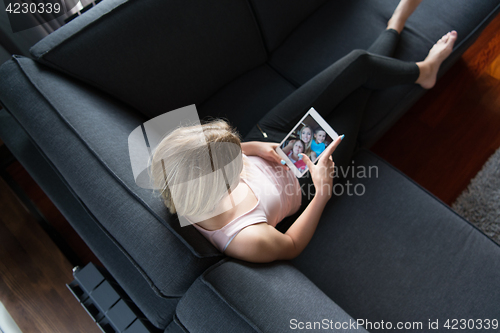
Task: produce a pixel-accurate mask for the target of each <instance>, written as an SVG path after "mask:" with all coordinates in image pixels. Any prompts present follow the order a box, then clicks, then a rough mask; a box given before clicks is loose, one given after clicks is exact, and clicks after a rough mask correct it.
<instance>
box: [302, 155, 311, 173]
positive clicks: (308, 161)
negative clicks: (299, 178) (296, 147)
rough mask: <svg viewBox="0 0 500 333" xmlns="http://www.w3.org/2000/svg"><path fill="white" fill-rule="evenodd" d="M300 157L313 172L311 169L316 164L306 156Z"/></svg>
mask: <svg viewBox="0 0 500 333" xmlns="http://www.w3.org/2000/svg"><path fill="white" fill-rule="evenodd" d="M300 156H302V160H303V161H304V162H305V163H306V165H307V167H308V168H309V170H311V168H312V167H313V166H314V164H313V162H311V160H310V159H309V156H307V155H306V154H300Z"/></svg>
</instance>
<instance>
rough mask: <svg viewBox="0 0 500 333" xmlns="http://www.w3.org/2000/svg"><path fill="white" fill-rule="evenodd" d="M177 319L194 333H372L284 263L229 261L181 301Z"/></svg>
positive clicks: (205, 275)
mask: <svg viewBox="0 0 500 333" xmlns="http://www.w3.org/2000/svg"><path fill="white" fill-rule="evenodd" d="M176 317H177V318H176V321H177V322H178V323H180V324H181V325H182V326H183V327H184V328H185V329H186V330H187V331H189V332H219V331H221V329H222V328H223V329H224V331H225V332H273V333H274V332H288V331H297V330H299V331H302V330H307V329H308V327H311V329H312V328H315V329H321V330H332V331H336V332H351V331H356V332H366V331H365V330H364V328H363V327H362V326H359V329H358V328H357V325H356V320H355V319H353V318H352V317H351V316H349V315H348V314H347V313H346V312H345V311H344V310H342V308H340V307H339V306H338V305H337V304H335V303H334V302H333V301H332V300H331V299H330V298H328V296H326V295H325V294H324V293H323V292H322V291H321V290H320V289H319V288H318V287H316V285H314V284H313V283H312V282H311V281H310V280H309V279H308V278H307V277H305V276H304V275H303V274H302V273H300V272H299V271H298V270H297V269H296V268H295V267H294V266H292V265H291V264H290V263H288V262H283V261H281V262H274V263H271V264H251V263H247V262H243V261H239V260H234V259H227V260H223V261H222V262H220V263H218V264H216V265H214V266H213V267H211V268H210V269H208V270H207V271H205V273H203V274H202V276H200V278H198V280H196V282H195V283H194V284H193V285H192V286H191V288H190V289H189V290H188V291H187V293H186V294H185V295H184V296H183V298H182V299H181V300H180V301H179V304H178V306H177V310H176ZM308 325H310V326H308ZM314 325H316V326H314ZM336 325H337V327H336ZM342 326H343V327H342ZM339 328H340V329H339Z"/></svg>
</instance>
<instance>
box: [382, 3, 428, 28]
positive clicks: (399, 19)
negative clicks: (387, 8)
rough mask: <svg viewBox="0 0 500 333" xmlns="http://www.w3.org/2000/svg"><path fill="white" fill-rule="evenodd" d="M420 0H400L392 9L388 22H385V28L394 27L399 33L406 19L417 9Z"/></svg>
mask: <svg viewBox="0 0 500 333" xmlns="http://www.w3.org/2000/svg"><path fill="white" fill-rule="evenodd" d="M421 2H422V0H401V2H400V3H399V4H398V6H397V7H396V9H395V10H394V13H393V14H392V17H391V18H390V19H389V22H387V29H394V30H396V31H397V32H399V33H401V31H403V28H404V26H405V23H406V20H407V19H408V18H409V17H410V15H411V14H412V13H413V12H414V11H415V9H417V7H418V5H420V3H421Z"/></svg>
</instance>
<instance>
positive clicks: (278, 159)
mask: <svg viewBox="0 0 500 333" xmlns="http://www.w3.org/2000/svg"><path fill="white" fill-rule="evenodd" d="M270 158H271V160H272V161H273V162H276V163H278V164H283V163H282V162H281V161H283V159H282V158H281V156H280V155H278V153H277V152H276V150H274V149H273V150H271V152H270Z"/></svg>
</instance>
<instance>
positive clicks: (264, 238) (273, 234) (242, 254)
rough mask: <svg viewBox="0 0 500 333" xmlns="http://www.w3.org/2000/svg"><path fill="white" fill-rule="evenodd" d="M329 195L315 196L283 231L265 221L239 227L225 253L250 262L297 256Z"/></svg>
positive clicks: (308, 237) (307, 242)
mask: <svg viewBox="0 0 500 333" xmlns="http://www.w3.org/2000/svg"><path fill="white" fill-rule="evenodd" d="M327 202H328V198H325V197H320V196H315V197H314V198H313V199H312V201H311V202H310V203H309V205H308V206H307V208H306V209H305V210H304V211H303V212H302V214H300V216H299V218H298V219H297V220H296V221H295V222H294V223H293V224H292V226H291V227H290V228H289V229H288V231H287V232H286V233H285V234H282V233H281V232H279V231H278V230H276V229H275V228H274V227H273V226H271V225H269V224H267V223H259V224H254V225H251V226H248V227H246V228H244V229H243V230H241V231H240V232H239V233H238V235H236V237H235V238H234V239H233V241H232V242H231V243H229V246H228V247H227V249H226V251H225V253H226V254H227V255H228V256H231V257H233V258H236V259H242V260H246V261H250V262H258V263H264V262H272V261H275V260H288V259H293V258H295V257H297V256H298V255H299V254H300V253H302V251H303V250H304V249H305V247H306V246H307V244H309V241H310V240H311V238H312V236H313V234H314V231H315V230H316V227H317V225H318V222H319V218H320V217H321V213H322V212H323V209H324V208H325V205H326V203H327Z"/></svg>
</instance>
